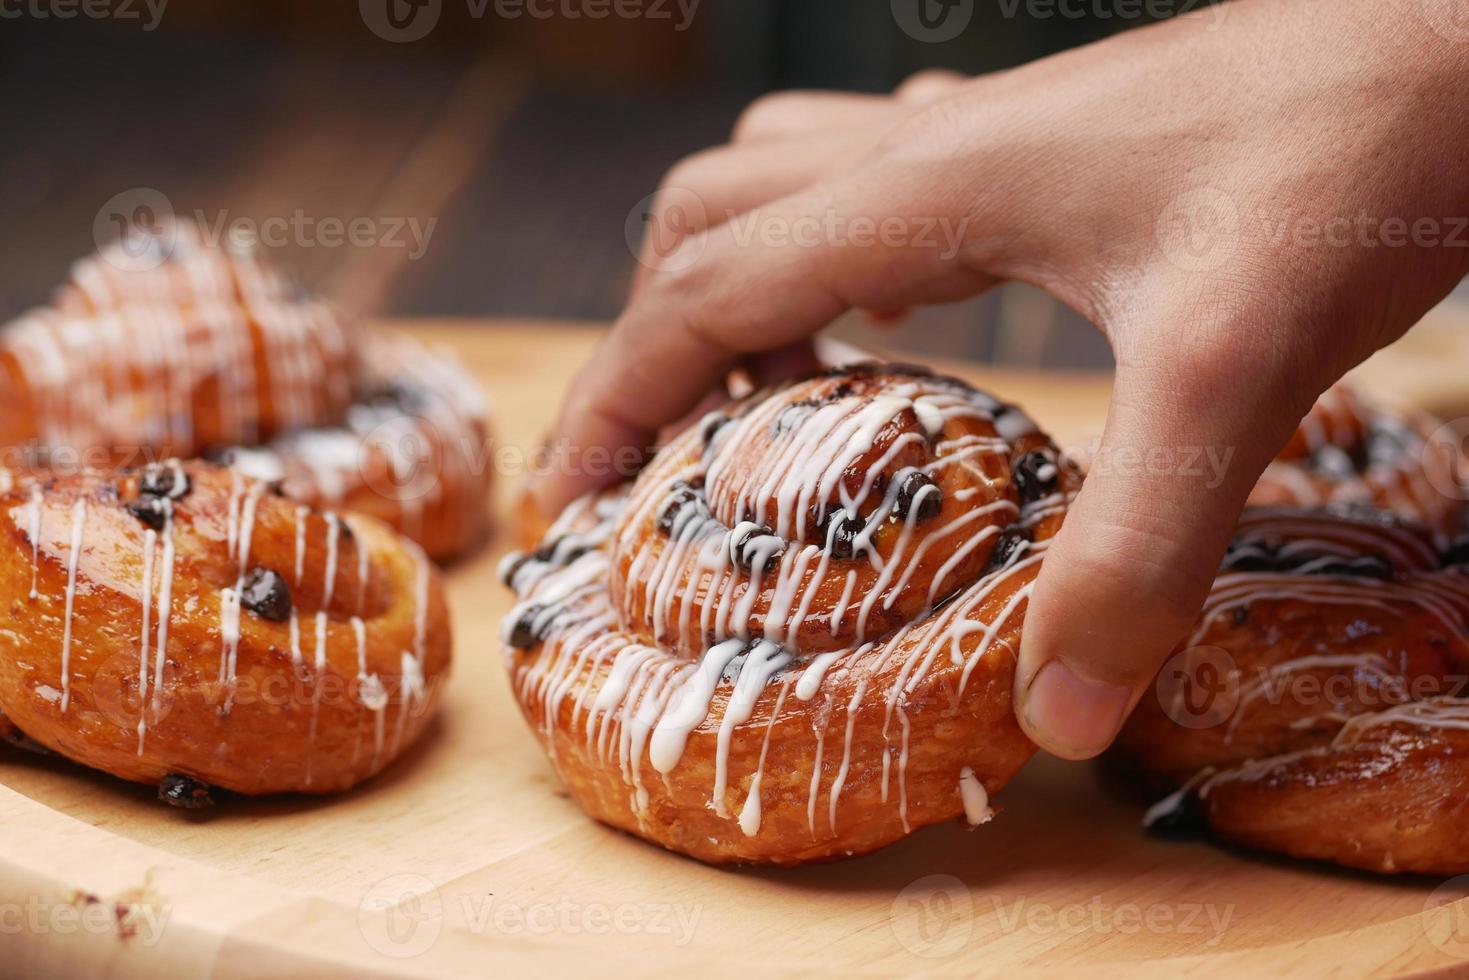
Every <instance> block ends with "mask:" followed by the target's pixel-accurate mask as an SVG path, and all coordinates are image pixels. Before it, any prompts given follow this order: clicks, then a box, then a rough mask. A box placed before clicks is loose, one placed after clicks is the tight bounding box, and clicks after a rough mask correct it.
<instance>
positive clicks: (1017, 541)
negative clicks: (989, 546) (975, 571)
mask: <svg viewBox="0 0 1469 980" xmlns="http://www.w3.org/2000/svg"><path fill="white" fill-rule="evenodd" d="M1034 538H1035V535H1034V533H1033V532H1032V531H1031V530H1030V528H1028V527H1022V526H1021V525H1019V524H1012V525H1011V526H1010V527H1007V528H1005V530H1004V531H1002V532H1001V533H1000V539H999V540H998V541H996V542H995V548H994V550H993V551H991V552H990V560H989V561H988V562H987V563H986V564H985V568H984V574H986V575H988V574H990V573H991V572H996V571H999V570H1000V569H1002V568H1004V567H1006V566H1007V565H1009V564H1010V563H1011V562H1013V561H1014V560H1015V558H1016V557H1017V556H1018V555H1019V554H1020V552H1021V551H1022V550H1023V549H1025V548H1026V547H1028V546H1029V545H1030V543H1031V541H1033V540H1034Z"/></svg>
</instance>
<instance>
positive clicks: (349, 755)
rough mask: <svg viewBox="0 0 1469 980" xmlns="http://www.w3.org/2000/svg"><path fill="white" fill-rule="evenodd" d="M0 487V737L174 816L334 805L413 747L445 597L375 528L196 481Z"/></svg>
mask: <svg viewBox="0 0 1469 980" xmlns="http://www.w3.org/2000/svg"><path fill="white" fill-rule="evenodd" d="M4 482H5V483H6V487H5V492H4V493H3V495H0V621H3V622H0V730H3V731H0V734H8V735H9V737H10V738H11V739H12V740H14V739H16V738H17V737H20V736H24V738H25V739H27V740H28V741H29V742H30V743H32V744H34V745H38V746H40V747H43V748H45V749H48V750H50V751H53V752H56V753H58V754H60V755H62V756H64V757H66V758H68V759H71V760H74V761H76V762H79V763H81V764H83V765H87V766H91V767H93V768H96V769H100V770H103V771H105V772H108V773H111V774H113V775H115V776H119V777H121V778H123V779H126V780H131V781H134V782H141V783H153V784H158V785H159V786H160V789H161V792H162V794H163V796H164V798H165V799H167V800H168V801H169V802H172V803H176V804H179V805H184V806H193V805H198V804H200V803H202V802H204V799H205V794H206V793H207V791H208V788H209V787H220V788H223V789H227V790H230V791H233V792H236V793H242V794H250V795H256V794H267V793H282V792H303V793H326V792H333V791H339V790H344V789H347V788H348V787H350V786H353V785H355V784H357V783H359V782H361V781H362V780H364V779H367V778H369V777H370V776H372V775H374V774H376V773H377V772H379V771H381V770H382V769H383V768H384V767H386V766H387V765H388V764H389V763H391V762H392V761H393V760H394V759H395V758H397V757H398V756H399V755H401V754H402V752H403V751H404V750H405V749H406V748H408V747H409V746H410V745H412V744H413V742H414V741H415V740H416V739H417V738H418V737H419V735H420V734H421V733H422V732H423V730H424V728H425V726H426V725H427V723H428V721H429V719H430V718H431V716H432V714H433V712H434V709H435V707H436V706H437V704H438V701H439V698H440V694H441V690H440V688H441V686H442V683H443V681H444V679H445V677H446V673H447V670H448V667H449V657H450V637H449V627H448V620H447V614H446V611H445V607H444V599H443V594H442V590H441V587H440V583H439V579H438V573H437V571H436V570H435V569H434V568H433V567H432V565H431V564H430V562H429V561H428V559H427V558H426V557H425V555H424V554H423V552H422V550H421V549H420V548H418V547H417V546H415V545H412V544H411V543H408V542H405V541H403V540H402V539H401V538H399V537H398V536H397V535H396V534H394V533H393V532H392V531H391V530H389V529H388V528H386V527H384V526H383V525H382V524H380V523H379V522H377V521H375V520H373V519H371V518H367V517H362V516H357V515H353V516H342V515H337V514H335V513H331V512H325V513H320V512H316V511H312V510H310V509H308V508H307V507H305V506H304V505H301V504H298V503H296V502H294V501H290V500H287V499H285V498H283V497H281V496H279V495H278V494H277V493H276V492H274V490H272V488H270V487H269V486H268V485H266V484H265V483H262V482H260V481H257V480H252V479H249V478H247V477H244V476H242V475H241V474H240V473H239V472H238V471H232V470H229V469H225V468H223V467H217V466H212V465H210V464H206V463H179V462H177V461H168V462H164V463H159V464H151V465H149V466H147V467H145V468H144V469H142V470H140V471H95V470H89V471H83V472H80V473H77V474H72V475H69V476H64V477H52V478H44V479H42V478H37V477H34V476H21V477H19V478H17V479H14V480H10V479H7V480H6V481H4Z"/></svg>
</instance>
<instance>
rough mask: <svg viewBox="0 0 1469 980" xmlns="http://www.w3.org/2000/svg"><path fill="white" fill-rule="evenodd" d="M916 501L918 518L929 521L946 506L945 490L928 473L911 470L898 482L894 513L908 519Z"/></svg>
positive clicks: (900, 518)
mask: <svg viewBox="0 0 1469 980" xmlns="http://www.w3.org/2000/svg"><path fill="white" fill-rule="evenodd" d="M914 501H917V503H918V512H917V513H918V519H919V520H920V521H928V520H932V519H933V518H935V517H937V516H938V513H939V511H940V510H942V509H943V506H944V494H943V491H942V490H940V489H939V488H938V485H937V484H936V483H934V482H933V480H932V479H930V478H929V476H928V474H926V473H921V472H919V471H918V470H911V471H909V473H908V474H907V475H906V476H904V477H903V478H902V480H901V482H900V483H899V484H898V499H897V502H896V503H895V504H894V506H893V515H894V516H895V517H897V518H898V519H899V520H907V519H908V515H909V514H910V513H912V512H913V504H914Z"/></svg>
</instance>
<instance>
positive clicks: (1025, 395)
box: [0, 324, 1469, 978]
mask: <svg viewBox="0 0 1469 980" xmlns="http://www.w3.org/2000/svg"><path fill="white" fill-rule="evenodd" d="M409 326H411V327H412V328H413V329H414V330H415V331H416V332H418V333H419V334H420V335H426V336H428V337H430V339H433V340H438V341H443V342H445V343H447V344H448V345H449V346H452V347H454V348H457V349H458V350H459V352H460V353H461V354H462V356H463V357H464V358H465V360H466V361H467V362H468V363H469V365H470V366H471V368H472V369H473V370H474V371H475V372H476V373H477V374H478V375H479V376H480V377H481V378H482V379H483V381H484V384H485V386H486V388H487V390H488V391H489V393H490V396H491V400H492V403H493V405H494V408H495V413H496V418H497V427H498V430H499V433H500V442H499V450H498V451H500V452H502V453H505V454H507V455H505V456H502V457H497V458H498V459H499V460H500V462H501V463H502V467H508V466H513V456H511V455H509V454H511V453H513V452H514V451H515V450H517V449H524V448H525V447H528V446H530V445H532V444H534V442H535V441H536V439H537V438H538V437H539V436H541V435H542V434H543V433H544V432H545V431H546V430H547V428H548V427H549V425H550V423H551V420H552V416H553V414H554V411H555V408H556V403H557V400H558V398H559V395H560V392H561V390H562V388H563V386H564V384H565V382H566V380H567V379H568V377H569V376H570V374H571V373H572V371H573V370H574V369H575V367H576V366H577V365H578V364H579V363H580V362H581V361H582V360H583V359H584V358H585V357H586V356H587V354H588V352H589V351H590V349H591V346H592V344H593V342H594V340H595V333H594V332H593V331H591V330H589V329H586V328H577V327H574V326H570V325H559V326H558V325H551V324H543V325H534V324H519V325H504V324H502V325H497V327H496V328H495V329H484V330H471V329H468V325H465V324H460V325H457V326H456V325H450V324H417V325H409ZM1430 347H1431V352H1430V353H1429V354H1428V355H1426V357H1425V363H1434V364H1437V363H1440V362H1442V361H1443V359H1444V354H1443V351H1442V349H1441V348H1440V347H1437V346H1433V345H1430ZM1459 349H1460V350H1462V342H1460V348H1459ZM1416 356H1418V355H1416V354H1414V353H1413V352H1412V350H1411V349H1409V347H1406V346H1405V348H1404V349H1403V350H1401V351H1397V352H1393V353H1391V354H1389V355H1387V356H1386V357H1385V359H1384V360H1385V362H1386V367H1384V366H1383V364H1382V362H1379V364H1378V365H1374V366H1373V367H1372V369H1371V371H1370V372H1369V373H1370V374H1372V376H1374V377H1380V378H1386V379H1389V380H1390V379H1393V378H1404V377H1406V378H1408V379H1409V380H1410V382H1411V383H1409V384H1405V385H1403V384H1400V385H1398V386H1397V391H1396V393H1397V394H1400V395H1405V396H1409V397H1412V396H1415V395H1416V396H1418V400H1423V398H1424V397H1425V394H1426V393H1428V392H1430V391H1433V392H1434V394H1433V396H1432V398H1431V399H1430V400H1435V404H1437V405H1438V407H1444V405H1445V404H1446V402H1443V401H1437V399H1440V398H1445V399H1450V398H1457V397H1458V395H1460V394H1462V393H1463V391H1464V388H1463V386H1462V385H1459V386H1458V388H1457V389H1453V388H1452V386H1450V385H1448V384H1447V382H1446V383H1445V385H1444V386H1443V387H1442V388H1433V387H1432V386H1429V385H1427V384H1425V383H1424V378H1425V377H1426V375H1425V373H1424V372H1425V371H1427V370H1428V368H1427V367H1425V366H1419V367H1417V368H1415V367H1414V366H1413V365H1412V364H1411V361H1412V359H1413V358H1414V357H1416ZM1404 358H1406V359H1407V360H1408V362H1409V363H1408V364H1407V366H1404V361H1403V359H1404ZM1458 363H1460V364H1466V363H1469V357H1466V358H1461V359H1460V360H1459V361H1458ZM960 370H962V371H963V373H965V374H967V375H969V376H970V377H972V378H973V379H974V380H976V381H978V382H980V383H981V384H983V385H985V386H987V387H989V388H991V389H992V390H995V391H997V392H1000V393H1003V395H1004V396H1005V397H1006V398H1010V399H1013V400H1016V401H1018V402H1020V403H1022V404H1024V405H1025V406H1026V407H1027V408H1028V409H1029V410H1030V411H1031V413H1032V414H1033V415H1034V416H1035V417H1036V418H1037V419H1040V420H1042V422H1043V424H1045V425H1046V426H1048V427H1049V428H1050V429H1051V430H1052V431H1053V432H1054V433H1055V434H1056V435H1057V437H1058V438H1059V439H1060V440H1062V441H1067V440H1080V439H1083V438H1085V437H1086V436H1087V435H1089V434H1090V433H1092V432H1094V431H1096V430H1097V429H1098V428H1099V427H1100V423H1101V419H1102V417H1103V412H1104V406H1105V399H1106V395H1107V392H1108V380H1107V378H1105V377H1102V376H1095V375H1093V376H1081V377H1059V376H1055V375H1040V374H1027V373H1024V372H1016V371H1000V370H993V369H979V368H973V369H962V368H961V369H960ZM1439 373H1440V374H1444V371H1442V370H1440V371H1439ZM1445 392H1448V394H1445ZM514 482H515V481H514V479H513V478H512V479H502V480H501V482H500V485H499V487H498V491H497V493H498V496H499V512H500V513H501V514H502V515H505V514H508V513H510V510H509V507H508V504H509V502H510V500H511V499H512V495H513V493H514V490H515V489H516V488H515V485H514ZM507 519H508V518H507ZM502 530H503V528H502ZM506 537H507V535H505V534H503V533H502V534H501V536H500V540H501V541H504V540H505V539H506ZM500 550H501V549H500V548H499V547H497V548H495V549H494V550H492V551H491V552H490V553H487V554H484V555H482V556H481V557H479V558H477V559H475V560H474V561H472V562H469V563H466V564H464V565H462V566H461V567H458V568H455V569H453V570H452V571H451V573H450V576H449V584H450V592H451V596H450V598H451V601H452V605H453V609H454V619H455V623H454V625H455V630H456V638H457V648H456V652H457V664H456V668H455V678H454V682H453V685H452V688H451V693H450V696H449V698H448V702H447V704H446V707H445V710H444V712H443V716H442V720H441V722H440V723H439V724H438V725H437V727H436V729H435V731H434V732H433V733H432V735H431V737H430V738H428V739H427V740H426V742H425V743H424V744H423V745H421V746H420V747H419V748H418V749H417V750H415V751H414V752H413V753H412V754H411V755H410V756H409V757H408V758H406V759H404V760H402V761H401V762H400V763H399V764H398V765H396V766H395V767H394V768H393V769H391V770H390V771H389V772H388V773H386V774H385V775H384V776H383V777H382V778H380V779H378V780H377V781H375V782H374V783H372V784H371V785H369V786H367V787H364V788H362V789H361V790H359V791H357V792H354V793H351V794H349V795H347V796H344V797H341V798H337V799H328V800H309V799H278V800H268V801H254V802H250V801H243V802H242V801H232V802H230V803H229V804H227V805H225V806H222V807H220V808H218V809H217V810H215V811H214V812H211V813H208V814H206V815H204V816H202V817H198V818H192V817H189V816H186V815H182V814H180V813H178V812H175V811H172V810H168V809H166V808H164V807H161V806H159V805H158V804H157V803H156V802H154V800H153V793H152V791H151V790H148V789H145V788H141V787H133V786H129V785H124V784H120V783H118V782H116V781H113V780H111V779H109V778H107V777H104V776H100V775H96V774H93V773H89V772H87V771H84V770H82V769H79V768H77V767H73V766H70V765H67V764H64V763H61V762H58V761H56V760H48V759H43V758H39V757H31V756H27V755H24V754H20V753H13V752H8V751H7V752H5V753H0V975H26V976H41V975H54V976H73V977H74V976H90V975H106V976H111V977H150V978H151V977H169V976H204V975H208V976H219V977H260V976H273V975H289V976H295V977H308V976H332V975H347V974H351V975H361V974H369V975H382V976H390V975H391V976H397V975H408V976H422V975H521V974H524V973H528V972H529V971H531V970H535V971H537V973H538V974H539V975H542V976H562V975H595V976H598V977H609V976H610V977H616V976H624V975H637V976H643V975H665V974H666V975H677V976H680V977H683V976H688V975H690V971H696V972H695V973H694V974H693V975H705V974H710V975H728V974H746V973H748V972H749V971H752V970H754V971H762V972H764V973H769V974H776V975H790V974H796V973H805V974H810V973H813V972H814V973H818V974H826V973H829V972H833V973H834V972H837V971H840V972H842V973H847V974H853V975H873V976H879V975H881V976H890V975H893V974H905V975H906V974H965V975H975V974H979V975H987V974H1000V973H1004V974H1007V975H1009V974H1013V973H1015V972H1024V971H1026V970H1031V971H1036V972H1043V973H1047V974H1054V973H1058V972H1061V971H1065V972H1066V973H1067V974H1070V975H1081V976H1091V975H1097V976H1106V975H1113V974H1116V975H1126V976H1129V977H1136V976H1144V975H1146V976H1152V975H1160V976H1164V975H1166V976H1174V975H1178V974H1191V975H1200V976H1236V975H1241V974H1244V975H1254V974H1258V973H1261V972H1266V971H1268V972H1272V973H1273V972H1282V973H1283V972H1290V973H1293V974H1297V975H1307V974H1309V975H1316V974H1325V973H1332V972H1346V973H1349V974H1352V975H1358V974H1365V973H1379V974H1399V973H1414V972H1420V971H1432V970H1444V971H1449V970H1457V969H1465V968H1469V930H1465V929H1463V928H1462V927H1461V926H1460V925H1459V923H1460V921H1461V920H1462V921H1464V922H1469V919H1466V918H1464V917H1465V916H1466V915H1469V901H1465V902H1458V903H1454V902H1451V901H1450V900H1455V899H1459V898H1461V897H1462V896H1465V895H1469V880H1455V881H1453V882H1450V883H1447V884H1446V883H1443V882H1440V881H1437V880H1426V879H1411V878H1402V879H1389V878H1378V877H1372V876H1367V875H1358V874H1348V873H1342V872H1336V871H1332V870H1323V869H1321V868H1317V867H1312V866H1308V865H1305V864H1298V863H1292V862H1286V861H1276V860H1271V859H1266V858H1260V857H1257V856H1252V855H1247V854H1242V853H1236V852H1230V851H1227V850H1223V849H1220V848H1217V847H1214V846H1212V845H1209V844H1206V843H1198V842H1190V843H1170V842H1163V841H1158V840H1154V839H1150V838H1148V837H1145V836H1144V835H1143V834H1142V833H1140V831H1139V829H1138V820H1139V817H1140V815H1141V807H1140V805H1139V804H1138V803H1137V802H1135V801H1133V800H1131V799H1129V798H1127V797H1126V796H1125V795H1124V794H1122V793H1120V792H1118V791H1116V790H1115V789H1113V788H1111V787H1110V786H1109V784H1108V783H1107V781H1106V780H1105V779H1103V778H1102V777H1101V776H1100V775H1099V774H1098V771H1097V768H1096V767H1095V766H1093V765H1088V764H1063V763H1059V762H1056V761H1053V760H1046V759H1038V760H1036V761H1035V762H1034V763H1032V764H1031V765H1030V766H1029V767H1027V768H1026V769H1025V771H1024V772H1023V773H1022V774H1021V776H1020V777H1019V778H1018V780H1017V781H1016V782H1015V783H1014V784H1013V785H1012V786H1011V787H1009V788H1007V789H1006V790H1005V791H1004V793H1003V794H1001V795H1000V796H999V798H998V803H999V804H1000V805H1001V806H1002V807H1003V812H1002V813H1001V814H1000V815H999V816H998V817H997V819H996V820H995V821H994V822H993V823H991V824H989V825H987V826H985V827H982V828H980V829H979V830H976V831H973V832H967V831H966V830H964V829H963V828H961V827H960V826H957V825H955V826H945V827H936V828H931V829H929V830H927V831H924V832H920V833H919V834H917V835H915V836H914V837H912V838H909V839H908V840H906V841H904V842H902V843H900V844H898V845H896V846H894V847H891V848H889V849H887V850H885V851H883V852H880V853H878V854H875V855H872V856H869V857H865V858H860V859H857V860H852V861H848V862H844V863H839V864H832V865H826V866H820V867H811V868H804V869H799V870H790V871H752V870H736V871H730V870H715V869H711V868H707V867H703V866H701V865H699V864H696V863H694V862H692V861H689V860H685V859H682V858H679V857H676V856H674V855H671V854H667V853H664V852H663V851H660V850H658V849H656V848H653V847H650V846H648V845H645V844H643V843H641V842H639V841H637V840H635V839H633V838H630V837H627V836H624V835H621V834H619V833H616V832H613V831H610V830H607V829H604V828H602V827H600V826H597V825H595V824H593V823H592V822H591V821H589V820H587V819H586V818H585V817H583V816H582V814H581V812H580V811H579V810H578V809H577V807H576V806H575V805H574V804H573V803H571V802H570V801H569V800H568V799H567V798H566V797H565V795H564V793H562V792H561V791H560V790H559V789H558V787H557V785H556V780H555V778H554V777H553V775H552V773H551V770H550V768H549V767H548V765H547V763H546V762H545V760H544V758H543V757H542V754H541V751H540V749H539V748H538V747H537V745H536V744H535V742H534V740H533V739H532V737H531V735H530V733H529V732H528V731H527V729H526V727H525V725H524V724H523V723H522V721H521V719H520V717H519V714H518V712H517V710H516V708H515V706H514V704H513V703H512V700H511V697H510V694H509V689H508V684H507V683H506V679H505V676H504V673H503V669H502V666H501V655H500V650H499V644H498V641H497V639H496V633H497V626H498V622H499V619H500V617H501V616H502V615H503V614H504V612H505V611H506V609H507V608H508V605H509V603H508V594H507V593H506V591H505V590H504V589H503V588H502V587H501V586H500V585H499V583H498V582H497V581H496V579H495V575H494V566H495V562H496V559H497V558H498V555H499V552H500Z"/></svg>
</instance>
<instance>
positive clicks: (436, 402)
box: [0, 223, 490, 559]
mask: <svg viewBox="0 0 1469 980" xmlns="http://www.w3.org/2000/svg"><path fill="white" fill-rule="evenodd" d="M0 379H3V382H4V383H3V384H0V449H5V450H6V451H7V453H6V455H7V459H6V462H7V463H8V465H10V466H11V467H12V468H19V469H24V468H29V467H33V466H38V465H39V466H46V467H50V468H52V469H60V468H70V469H76V468H78V467H79V466H82V465H94V466H105V465H119V464H131V465H136V464H138V463H140V462H143V461H155V460H158V459H161V458H166V457H170V456H181V457H191V456H208V457H210V458H213V459H217V460H239V462H240V465H242V466H246V467H247V468H248V469H249V472H250V473H252V474H254V475H259V476H262V477H264V478H267V479H278V480H281V481H283V483H284V484H285V485H286V488H287V492H288V493H290V494H291V495H293V496H295V497H296V498H297V499H299V500H301V501H302V502H304V503H307V504H309V505H312V506H321V507H335V508H348V509H354V510H360V511H363V512H366V513H369V514H372V515H373V516H375V517H378V518H380V519H382V520H384V521H386V522H388V523H389V524H390V525H392V526H394V527H396V528H398V529H399V530H401V531H403V532H404V533H406V534H408V535H409V536H411V537H413V538H415V539H416V540H418V541H419V542H420V543H422V544H423V545H424V546H425V548H426V549H427V550H428V552H429V554H430V556H431V557H433V558H435V559H447V558H452V557H454V556H456V555H458V554H461V553H463V552H464V551H466V550H468V549H469V548H471V547H473V546H474V545H476V544H478V543H479V542H480V540H481V539H482V538H483V536H484V533H485V530H486V504H487V495H488V482H489V471H490V468H489V466H488V465H487V464H488V458H487V452H488V449H489V444H488V432H487V422H486V411H485V407H484V403H483V399H482V397H481V396H480V394H479V393H478V392H477V391H476V390H475V385H474V384H473V382H471V381H470V380H469V379H468V378H467V377H466V376H465V375H464V374H463V372H462V371H461V370H460V369H459V368H458V367H457V366H456V365H455V364H453V363H452V361H450V360H447V359H445V358H443V357H440V356H438V355H436V354H432V353H430V352H428V351H427V350H425V349H423V348H421V347H419V346H418V345H416V344H414V343H413V342H411V341H409V340H407V339H406V338H401V337H390V336H384V335H380V334H376V333H373V332H371V331H367V330H364V329H362V328H360V327H359V326H357V325H356V324H354V323H352V322H350V321H348V320H347V319H346V318H344V317H343V315H342V314H341V313H340V312H339V311H338V310H336V309H335V308H334V307H332V306H331V305H330V304H328V303H325V302H323V301H321V300H319V299H316V298H314V297H312V296H310V295H309V294H307V293H305V292H304V291H302V290H300V289H298V288H297V287H296V286H295V285H294V284H293V283H291V281H290V280H289V279H287V278H286V277H285V276H283V275H281V274H280V273H279V272H277V271H275V270H273V269H271V268H269V267H268V266H267V265H266V264H265V263H264V262H263V261H262V260H261V258H260V257H259V256H258V254H257V253H256V252H255V251H254V250H252V249H249V248H244V247H240V246H237V245H212V244H209V243H208V242H207V241H206V240H205V238H204V235H203V233H202V232H201V231H200V230H199V229H198V228H196V227H194V226H192V225H188V224H182V223H177V224H175V223H169V224H165V225H163V226H161V227H159V228H155V229H136V228H135V229H130V230H129V232H128V233H127V234H126V235H125V236H124V237H123V238H122V239H120V240H119V241H118V242H116V243H114V244H113V245H111V246H109V247H108V248H106V249H104V250H103V251H102V252H101V253H99V254H98V255H96V256H93V257H91V258H89V259H84V260H82V261H81V262H79V263H77V264H76V266H75V267H74V268H73V271H72V278H71V281H70V282H69V283H67V285H65V286H64V287H63V288H62V289H61V290H60V291H59V293H58V296H57V299H56V302H55V303H54V304H53V306H52V307H50V308H47V309H42V310H36V311H33V312H31V313H29V314H26V315H25V316H23V317H21V318H20V319H18V320H16V321H14V322H13V323H11V324H9V325H8V326H7V327H6V328H5V329H4V330H3V331H0Z"/></svg>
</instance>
